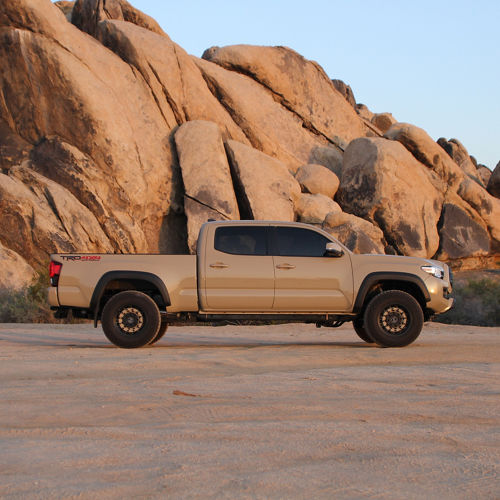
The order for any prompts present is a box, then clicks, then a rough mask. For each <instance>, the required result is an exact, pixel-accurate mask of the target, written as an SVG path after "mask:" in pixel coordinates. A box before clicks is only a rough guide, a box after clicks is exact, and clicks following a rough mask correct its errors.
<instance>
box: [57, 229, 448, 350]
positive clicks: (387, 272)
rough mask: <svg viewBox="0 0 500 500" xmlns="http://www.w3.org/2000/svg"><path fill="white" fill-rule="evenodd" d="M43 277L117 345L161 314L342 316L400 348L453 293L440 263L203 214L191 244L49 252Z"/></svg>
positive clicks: (161, 321)
mask: <svg viewBox="0 0 500 500" xmlns="http://www.w3.org/2000/svg"><path fill="white" fill-rule="evenodd" d="M50 280H51V286H50V287H49V303H50V305H51V306H52V309H53V310H55V314H56V316H57V317H64V316H66V315H67V314H68V312H69V311H70V310H71V312H72V314H73V315H74V316H75V317H80V318H89V319H93V320H94V326H96V327H97V324H98V321H99V320H101V322H102V328H103V331H104V334H105V335H106V337H107V338H108V339H109V340H110V341H111V342H112V343H114V344H115V345H117V346H119V347H124V348H135V347H142V346H145V345H148V344H153V343H155V342H157V341H158V340H160V338H162V336H163V335H164V334H165V331H166V330H167V326H168V325H169V324H193V323H205V324H206V323H209V324H212V325H219V324H238V323H244V324H248V323H251V324H253V323H256V324H259V323H266V322H282V323H285V322H304V323H316V326H318V327H321V326H326V327H336V326H340V325H341V324H342V323H344V322H346V321H352V322H353V326H354V330H355V331H356V333H357V334H358V336H359V337H360V338H361V339H362V340H364V341H365V342H368V343H377V344H378V345H380V346H384V347H401V346H405V345H408V344H410V343H411V342H413V341H414V340H415V339H416V338H417V337H418V335H419V334H420V332H421V330H422V327H423V323H424V321H426V320H428V319H429V318H430V317H431V316H433V315H435V314H439V313H443V312H445V311H447V310H448V309H449V308H450V307H451V306H452V304H453V299H452V298H451V291H452V282H451V272H450V270H449V268H448V266H447V265H446V264H443V263H441V262H438V261H434V260H427V259H421V258H415V257H402V256H394V255H357V254H353V253H351V252H350V251H349V250H348V249H347V248H346V247H345V246H343V245H342V244H341V243H339V242H338V241H337V240H335V239H334V238H333V237H332V236H331V235H330V234H329V233H327V232H325V231H323V230H322V229H320V228H318V227H315V226H310V225H307V224H301V223H294V222H272V221H211V222H207V223H205V224H204V225H203V226H202V228H201V230H200V234H199V238H198V245H197V252H196V255H125V254H53V255H51V263H50Z"/></svg>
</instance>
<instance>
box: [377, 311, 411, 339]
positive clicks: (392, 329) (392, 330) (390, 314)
mask: <svg viewBox="0 0 500 500" xmlns="http://www.w3.org/2000/svg"><path fill="white" fill-rule="evenodd" d="M409 322H410V318H409V316H408V312H407V311H406V310H405V309H404V308H403V307H401V306H399V305H391V306H388V307H386V308H385V309H384V310H383V311H382V314H381V315H380V321H379V323H380V327H381V328H382V329H383V330H384V332H385V333H388V334H390V335H401V334H403V333H404V332H405V331H406V330H407V328H408V325H409Z"/></svg>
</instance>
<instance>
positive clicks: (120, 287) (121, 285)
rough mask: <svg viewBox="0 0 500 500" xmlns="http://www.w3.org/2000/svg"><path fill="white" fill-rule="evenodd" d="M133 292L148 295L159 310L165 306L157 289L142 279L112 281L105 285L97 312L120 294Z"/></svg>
mask: <svg viewBox="0 0 500 500" xmlns="http://www.w3.org/2000/svg"><path fill="white" fill-rule="evenodd" d="M129 290H133V291H136V292H142V293H145V294H146V295H149V296H150V297H151V298H152V299H153V300H154V301H155V302H156V305H157V306H158V307H159V308H160V309H165V308H166V307H167V304H166V303H165V300H164V299H163V296H162V294H161V292H160V290H159V289H158V287H157V286H156V285H155V284H154V283H151V282H150V281H147V280H143V279H130V278H128V279H114V280H111V281H110V282H108V283H107V284H106V287H105V288H104V290H103V293H102V297H101V300H100V302H99V310H100V311H102V309H103V307H104V305H105V304H106V302H107V301H108V300H109V299H110V298H111V297H113V296H114V295H116V294H117V293H120V292H126V291H129Z"/></svg>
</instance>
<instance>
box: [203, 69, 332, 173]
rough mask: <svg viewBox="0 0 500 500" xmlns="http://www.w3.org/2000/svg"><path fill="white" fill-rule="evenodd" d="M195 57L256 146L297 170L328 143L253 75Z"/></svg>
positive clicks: (217, 94) (251, 142)
mask: <svg viewBox="0 0 500 500" xmlns="http://www.w3.org/2000/svg"><path fill="white" fill-rule="evenodd" d="M193 60H194V61H195V63H196V64H197V65H198V67H199V68H200V69H201V71H202V73H203V76H204V78H205V80H206V81H207V83H208V85H209V88H210V89H211V90H212V93H213V94H214V95H216V96H218V98H219V99H220V101H221V102H223V103H224V106H225V107H226V108H227V109H228V110H230V112H231V116H232V117H233V119H234V121H235V122H236V123H237V124H238V125H239V127H240V128H241V129H242V130H243V132H244V134H245V136H246V137H247V138H248V140H249V141H250V144H251V145H252V146H253V147H254V148H256V149H258V150H259V151H262V152H263V153H265V154H267V155H269V156H272V157H274V158H277V159H279V160H281V161H282V162H284V163H286V165H287V166H288V167H289V168H290V169H291V170H292V171H295V170H296V169H297V168H298V167H299V166H300V165H303V164H304V163H308V162H309V155H310V153H311V151H312V150H313V149H314V147H316V146H324V145H327V143H328V141H327V140H326V139H325V138H322V137H321V136H318V135H316V134H314V133H313V132H311V131H309V130H307V129H306V128H304V127H303V122H302V120H300V119H299V118H298V117H297V115H296V114H294V113H293V112H291V111H290V110H288V109H287V108H286V107H284V106H282V105H281V104H280V103H279V102H276V101H275V99H274V97H273V93H272V92H271V91H270V90H268V89H267V88H265V87H264V86H263V85H261V84H259V83H257V82H256V81H255V80H254V79H253V78H250V77H249V76H246V75H243V74H239V73H237V72H234V71H230V70H227V69H225V68H223V67H221V66H219V65H217V64H215V63H212V62H209V61H205V60H204V59H193ZM239 142H241V141H239Z"/></svg>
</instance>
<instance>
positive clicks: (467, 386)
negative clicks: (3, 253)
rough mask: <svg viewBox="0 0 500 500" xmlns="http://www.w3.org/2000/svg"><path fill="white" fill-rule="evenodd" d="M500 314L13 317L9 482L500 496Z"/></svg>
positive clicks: (69, 487)
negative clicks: (400, 334)
mask: <svg viewBox="0 0 500 500" xmlns="http://www.w3.org/2000/svg"><path fill="white" fill-rule="evenodd" d="M499 362H500V328H478V327H457V326H448V325H438V324H427V325H426V327H425V329H424V332H423V333H422V335H421V336H420V338H419V339H418V340H417V342H416V343H415V344H413V345H412V346H409V347H406V348H403V349H381V348H378V347H373V346H369V345H367V344H364V343H362V342H361V341H358V339H357V337H356V336H355V333H354V331H353V330H352V329H351V327H349V326H343V327H342V328H340V329H337V330H331V329H326V328H322V329H316V328H315V327H314V326H312V325H280V326H272V327H247V326H244V327H219V328H210V327H185V328H171V329H170V330H169V332H167V335H166V336H165V337H164V338H163V340H162V341H161V342H160V343H159V344H158V345H157V346H155V347H151V348H145V349H139V350H132V351H127V350H122V349H118V348H115V347H113V346H112V345H110V344H109V343H108V342H107V340H106V339H105V337H104V336H103V334H102V331H101V329H100V328H99V329H97V330H94V329H93V328H92V327H91V326H89V325H74V326H66V325H55V326H54V325H43V326H40V325H6V324H4V325H0V381H1V386H0V498H2V499H9V498H23V499H24V498H100V499H102V498H104V499H106V498H130V497H133V498H200V499H202V498H203V499H205V498H227V499H233V498H263V499H273V498H299V499H322V498H325V499H332V498H336V499H337V498H340V499H342V498H377V499H379V498H384V499H402V498H422V499H423V498H426V499H427V498H439V499H440V500H443V499H448V498H449V499H454V500H456V499H461V498H463V499H471V498H488V499H493V498H500V473H499V472H500V466H499V464H500V397H499V395H500V366H499Z"/></svg>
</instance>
